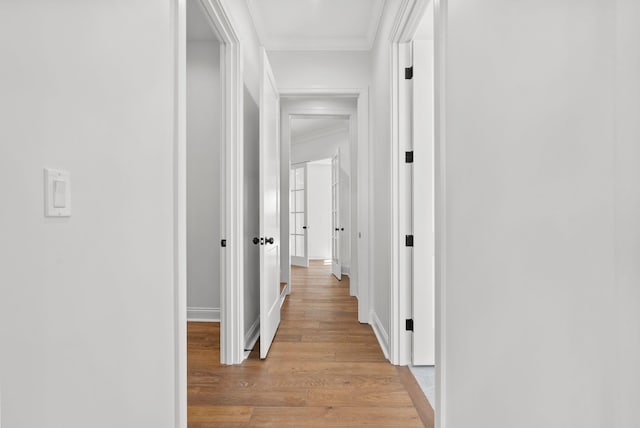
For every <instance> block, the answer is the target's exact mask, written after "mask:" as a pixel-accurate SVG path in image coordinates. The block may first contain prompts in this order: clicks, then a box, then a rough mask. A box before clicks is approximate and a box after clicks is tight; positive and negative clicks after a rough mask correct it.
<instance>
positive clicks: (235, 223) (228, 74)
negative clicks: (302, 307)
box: [173, 0, 244, 428]
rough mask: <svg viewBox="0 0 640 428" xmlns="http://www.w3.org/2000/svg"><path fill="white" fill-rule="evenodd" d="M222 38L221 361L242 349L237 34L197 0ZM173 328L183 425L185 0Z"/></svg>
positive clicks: (180, 9) (177, 117) (179, 25)
mask: <svg viewBox="0 0 640 428" xmlns="http://www.w3.org/2000/svg"><path fill="white" fill-rule="evenodd" d="M200 2H201V4H202V6H203V9H204V10H205V11H206V15H207V16H208V18H209V21H210V23H211V26H212V30H213V31H214V32H215V33H216V35H217V36H218V38H219V39H220V40H221V46H220V52H221V55H220V75H221V87H222V88H224V93H223V99H224V100H223V103H224V106H223V108H222V109H221V114H222V116H221V137H222V138H221V139H222V141H224V144H223V145H222V147H221V189H220V190H221V200H222V201H224V203H223V204H222V206H223V208H222V212H221V214H222V215H221V223H222V224H221V226H222V227H221V230H222V239H226V241H227V247H226V249H225V250H224V251H223V252H222V256H221V257H222V260H221V264H220V270H221V273H220V279H221V283H220V284H221V287H220V306H221V308H220V309H221V313H220V317H221V331H220V333H221V334H220V361H221V362H222V363H223V364H239V363H241V362H242V359H243V350H244V343H243V342H244V337H243V336H244V335H243V330H244V312H243V311H244V306H243V297H244V296H243V295H242V292H241V290H242V287H240V286H239V284H242V283H243V269H242V266H243V260H242V258H243V253H242V245H241V244H242V242H241V239H242V236H243V230H242V228H243V212H242V208H243V195H242V191H243V170H242V168H243V144H242V138H243V128H242V112H243V97H242V95H243V87H242V84H243V83H242V62H241V60H242V56H241V48H240V40H239V38H238V35H237V32H236V30H235V28H234V27H233V25H232V24H231V20H230V18H229V16H228V14H227V13H226V11H225V9H224V7H223V5H222V0H200ZM173 21H174V31H175V33H174V43H175V45H174V60H175V69H174V73H175V84H174V147H175V149H174V165H173V170H174V172H173V195H174V293H175V302H176V305H175V307H174V332H175V343H176V345H175V353H176V354H175V364H176V366H175V380H176V402H175V406H176V412H175V415H176V419H175V426H176V427H178V428H186V427H187V274H186V272H187V258H186V248H187V244H186V243H187V233H186V224H187V217H186V207H187V199H186V196H187V179H186V174H187V161H186V146H187V137H186V96H187V94H186V77H187V76H186V55H187V51H186V50H187V9H186V0H174V3H173Z"/></svg>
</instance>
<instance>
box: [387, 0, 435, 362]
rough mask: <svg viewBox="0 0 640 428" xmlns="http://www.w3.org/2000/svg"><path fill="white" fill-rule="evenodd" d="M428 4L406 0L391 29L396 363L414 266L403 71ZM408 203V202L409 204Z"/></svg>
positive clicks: (392, 341)
mask: <svg viewBox="0 0 640 428" xmlns="http://www.w3.org/2000/svg"><path fill="white" fill-rule="evenodd" d="M427 5H428V0H403V2H402V5H401V7H400V11H399V13H398V16H397V18H396V21H395V22H394V25H393V30H392V32H391V39H390V41H391V61H392V62H391V63H392V67H391V70H392V72H391V106H392V108H391V243H392V244H391V301H390V312H389V313H390V314H391V317H390V320H391V328H390V331H389V357H390V358H389V359H390V361H391V363H392V364H397V365H406V364H408V363H409V362H410V358H411V337H410V334H411V333H410V332H407V331H406V330H405V325H404V320H405V319H406V318H409V317H410V313H411V312H410V302H411V300H410V299H411V298H410V296H411V288H410V287H411V282H410V281H409V279H410V275H408V272H407V269H408V268H409V267H410V266H411V265H410V263H408V261H407V260H406V258H407V257H408V253H407V251H406V248H405V245H404V235H407V234H410V231H408V230H406V227H407V226H406V221H405V220H406V219H405V217H406V212H405V210H406V209H407V208H408V207H407V206H404V205H403V201H406V200H407V197H408V189H407V188H406V186H405V180H404V172H405V168H404V167H405V165H404V160H403V156H404V151H405V150H407V146H406V145H407V141H406V140H407V139H406V130H405V129H404V128H403V127H406V124H407V123H410V121H407V118H406V117H405V116H406V115H401V114H400V111H401V110H402V111H403V113H404V112H406V111H407V109H405V108H404V107H403V105H401V103H402V102H404V101H406V100H405V99H404V97H403V95H404V94H405V93H406V91H405V88H404V87H405V86H406V81H405V79H404V75H403V73H401V71H403V70H404V68H405V67H406V66H407V65H408V64H406V60H407V58H406V52H405V49H403V44H405V43H407V42H410V41H411V39H412V38H413V35H414V34H415V32H416V28H417V26H418V24H419V23H420V20H421V18H422V16H423V14H424V11H425V9H426V7H427ZM405 205H406V204H405Z"/></svg>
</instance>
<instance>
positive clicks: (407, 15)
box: [389, 0, 447, 428]
mask: <svg viewBox="0 0 640 428" xmlns="http://www.w3.org/2000/svg"><path fill="white" fill-rule="evenodd" d="M429 1H433V2H434V25H435V32H434V39H435V40H434V45H435V49H434V53H435V62H434V82H435V83H434V84H435V88H434V89H435V108H434V112H435V120H434V131H435V140H434V165H435V186H434V188H435V189H434V190H435V213H434V214H435V241H436V242H435V244H436V245H435V266H434V267H435V302H436V304H435V312H436V313H435V323H436V331H435V339H436V344H435V363H436V405H435V408H434V412H435V419H436V420H435V426H436V428H445V426H446V419H445V409H446V390H445V388H446V381H445V379H446V369H447V367H446V357H445V356H446V340H445V339H446V338H445V331H446V324H445V322H446V317H445V310H446V218H447V213H446V135H445V123H446V122H445V112H446V110H445V105H446V96H445V92H446V86H445V83H446V82H445V75H446V64H445V59H446V34H447V28H446V23H447V0H403V2H402V5H401V7H400V12H399V14H398V17H397V19H396V22H395V23H394V27H393V31H392V36H391V51H392V78H391V91H392V103H393V104H392V105H393V112H394V113H393V114H392V118H391V119H392V120H391V129H392V152H393V159H392V162H393V164H392V177H391V180H392V182H391V191H392V205H393V204H395V203H396V202H399V195H400V191H401V189H400V187H399V186H400V176H399V174H398V166H399V162H398V161H399V160H400V155H401V153H400V149H401V147H400V137H399V135H400V134H399V126H400V123H401V122H400V120H401V118H399V117H398V115H397V112H398V110H397V107H398V99H399V88H400V86H399V84H400V79H401V78H403V77H401V76H400V75H399V73H400V45H401V44H402V43H406V42H409V41H411V39H412V38H413V35H414V34H415V31H416V27H417V25H418V23H419V21H420V19H421V17H422V15H423V14H424V11H425V9H426V7H427V5H428V4H429ZM396 206H397V205H396ZM393 214H394V215H393V216H392V243H393V249H392V255H393V257H392V283H391V287H392V289H391V296H392V298H391V312H390V313H391V322H392V326H391V327H392V328H391V331H390V336H391V337H390V341H389V344H390V347H391V348H392V349H390V355H391V359H392V362H394V360H395V364H400V362H401V361H402V362H404V363H405V364H406V363H407V362H408V358H409V356H408V355H406V356H405V355H403V354H402V353H403V352H406V349H407V347H406V340H407V338H406V334H405V332H404V331H403V330H404V326H403V318H402V317H403V315H402V314H401V313H400V309H401V308H400V302H401V300H400V295H401V293H407V292H409V291H410V290H409V289H408V286H409V284H402V283H401V282H400V280H399V278H400V275H399V274H398V270H399V268H400V260H399V254H400V246H401V245H402V240H401V238H402V235H401V234H402V231H401V230H400V216H399V213H398V212H397V211H394V212H393ZM401 290H402V291H401ZM403 336H405V337H404V338H403ZM396 338H397V339H396ZM403 345H404V346H403Z"/></svg>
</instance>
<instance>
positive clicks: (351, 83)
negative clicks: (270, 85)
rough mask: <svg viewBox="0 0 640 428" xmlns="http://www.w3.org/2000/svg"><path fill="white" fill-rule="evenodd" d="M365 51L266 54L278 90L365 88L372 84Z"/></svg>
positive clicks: (367, 56)
mask: <svg viewBox="0 0 640 428" xmlns="http://www.w3.org/2000/svg"><path fill="white" fill-rule="evenodd" d="M370 58H371V56H370V53H369V52H367V51H353V52H349V51H339V52H336V51H312V52H301V51H269V61H270V62H271V67H272V68H273V75H274V76H275V78H276V82H277V83H278V87H279V88H281V89H283V88H296V89H298V88H316V89H317V88H364V87H367V86H368V85H369V82H370V81H371V69H370V64H371V63H370Z"/></svg>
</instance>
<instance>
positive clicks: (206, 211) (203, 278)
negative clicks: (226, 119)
mask: <svg viewBox="0 0 640 428" xmlns="http://www.w3.org/2000/svg"><path fill="white" fill-rule="evenodd" d="M221 102H222V100H221V90H220V44H219V42H217V41H215V40H189V41H188V42H187V306H188V311H187V316H188V318H189V320H198V319H203V320H209V321H210V320H219V319H220V239H221V230H220V225H221V223H220V183H221V177H220V143H221V141H220V107H221Z"/></svg>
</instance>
